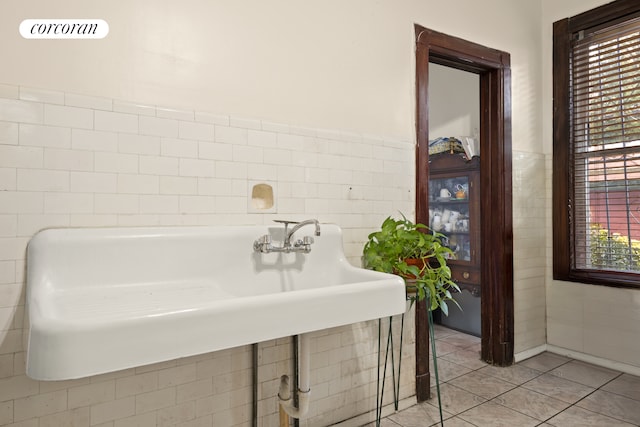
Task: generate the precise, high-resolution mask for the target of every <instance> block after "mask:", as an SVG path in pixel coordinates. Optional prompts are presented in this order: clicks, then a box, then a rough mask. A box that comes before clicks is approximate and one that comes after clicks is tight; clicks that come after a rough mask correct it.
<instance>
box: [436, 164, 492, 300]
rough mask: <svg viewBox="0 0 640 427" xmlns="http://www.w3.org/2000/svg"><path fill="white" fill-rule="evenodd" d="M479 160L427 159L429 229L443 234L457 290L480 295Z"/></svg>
mask: <svg viewBox="0 0 640 427" xmlns="http://www.w3.org/2000/svg"><path fill="white" fill-rule="evenodd" d="M479 178H480V158H479V157H473V158H472V159H471V160H467V158H466V157H465V156H464V155H462V154H458V153H454V154H449V153H440V154H434V155H430V156H429V227H430V228H431V229H432V230H434V231H436V232H438V233H441V234H443V235H444V238H443V241H444V243H445V244H446V245H447V246H448V247H449V248H451V250H452V251H453V255H452V256H451V258H450V259H449V261H448V264H449V266H450V267H451V273H452V276H453V279H454V280H455V282H456V283H458V285H459V286H460V288H461V289H467V290H468V291H469V292H470V293H471V294H475V295H474V296H479V294H480V182H479Z"/></svg>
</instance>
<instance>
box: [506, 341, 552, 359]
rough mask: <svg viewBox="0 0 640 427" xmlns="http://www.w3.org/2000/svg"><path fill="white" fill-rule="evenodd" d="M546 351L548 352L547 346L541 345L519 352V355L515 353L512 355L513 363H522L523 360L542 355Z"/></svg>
mask: <svg viewBox="0 0 640 427" xmlns="http://www.w3.org/2000/svg"><path fill="white" fill-rule="evenodd" d="M547 350H548V345H547V344H542V345H539V346H537V347H533V348H530V349H528V350H525V351H521V352H520V353H516V354H514V355H513V358H514V360H515V362H516V363H518V362H522V361H523V360H525V359H529V358H530V357H533V356H537V355H539V354H540V353H544V352H545V351H547Z"/></svg>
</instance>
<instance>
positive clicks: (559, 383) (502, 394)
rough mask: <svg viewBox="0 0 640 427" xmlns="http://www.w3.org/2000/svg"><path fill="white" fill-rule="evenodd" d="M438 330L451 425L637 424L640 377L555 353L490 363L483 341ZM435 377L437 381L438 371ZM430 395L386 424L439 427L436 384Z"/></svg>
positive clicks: (639, 418)
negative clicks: (483, 358) (502, 363)
mask: <svg viewBox="0 0 640 427" xmlns="http://www.w3.org/2000/svg"><path fill="white" fill-rule="evenodd" d="M435 332H436V333H435V335H436V346H437V347H436V352H437V355H438V372H439V377H440V392H441V396H442V408H443V418H444V425H445V426H446V427H473V426H476V427H485V426H504V427H528V426H546V427H549V426H555V427H574V426H576V427H577V426H579V427H584V426H605V427H614V426H640V377H636V376H633V375H629V374H623V373H620V372H618V371H613V370H611V369H606V368H602V367H599V366H595V365H591V364H588V363H584V362H580V361H577V360H573V359H569V358H566V357H563V356H559V355H556V354H553V353H542V354H540V355H538V356H535V357H532V358H531V359H528V360H524V361H522V362H520V363H518V364H516V365H514V366H510V367H507V368H499V367H494V366H488V365H486V364H485V363H484V362H482V361H480V360H479V351H480V339H479V338H476V337H473V336H470V335H466V334H462V333H459V332H456V331H453V330H451V329H447V328H444V327H441V326H436V328H435ZM431 375H432V384H435V381H434V379H433V368H432V369H431ZM431 394H432V398H431V400H429V401H427V402H423V403H420V404H418V405H415V406H412V407H410V408H408V409H405V410H403V411H400V412H397V413H395V414H393V415H390V416H388V417H387V418H385V419H383V420H382V423H381V426H382V427H399V426H400V427H423V426H434V425H435V426H437V425H439V424H440V421H439V420H440V416H439V413H438V406H437V405H438V401H437V397H436V390H435V387H434V388H432V391H431ZM371 426H375V423H374V424H371Z"/></svg>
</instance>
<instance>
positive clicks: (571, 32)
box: [553, 0, 640, 288]
mask: <svg viewBox="0 0 640 427" xmlns="http://www.w3.org/2000/svg"><path fill="white" fill-rule="evenodd" d="M553 50H554V70H553V76H554V81H553V86H554V141H553V144H554V153H553V162H554V165H553V174H554V177H553V191H554V194H553V220H554V239H553V240H554V244H553V250H554V256H553V262H554V266H553V267H554V278H555V279H560V280H572V281H581V282H586V283H596V284H606V285H614V286H629V287H638V288H640V4H638V2H637V1H635V0H632V1H630V0H618V1H615V2H613V3H609V4H606V5H604V6H601V7H599V8H597V9H594V10H591V11H588V12H585V13H583V14H581V15H577V16H574V17H572V18H567V19H564V20H561V21H558V22H555V23H554V46H553Z"/></svg>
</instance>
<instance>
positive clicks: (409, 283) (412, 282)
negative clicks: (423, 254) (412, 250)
mask: <svg viewBox="0 0 640 427" xmlns="http://www.w3.org/2000/svg"><path fill="white" fill-rule="evenodd" d="M404 262H405V263H406V264H407V265H415V266H416V267H418V268H419V269H423V268H424V264H425V261H424V260H423V259H420V258H407V259H405V260H404ZM395 274H397V275H398V276H400V277H402V278H403V279H404V285H405V289H406V291H407V296H415V295H416V292H417V288H416V276H414V275H413V274H399V273H398V272H396V273H395Z"/></svg>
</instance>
